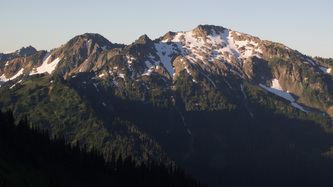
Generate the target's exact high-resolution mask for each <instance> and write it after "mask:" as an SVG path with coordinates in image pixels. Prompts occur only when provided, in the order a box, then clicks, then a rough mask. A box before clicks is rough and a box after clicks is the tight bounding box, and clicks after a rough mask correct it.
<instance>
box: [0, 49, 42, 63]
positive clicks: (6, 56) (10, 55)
mask: <svg viewBox="0 0 333 187" xmlns="http://www.w3.org/2000/svg"><path fill="white" fill-rule="evenodd" d="M36 52H37V50H36V49H35V48H34V47H32V46H28V47H22V48H21V49H19V50H16V51H12V52H4V53H0V61H1V60H11V59H14V58H18V57H27V56H29V55H32V54H34V53H36Z"/></svg>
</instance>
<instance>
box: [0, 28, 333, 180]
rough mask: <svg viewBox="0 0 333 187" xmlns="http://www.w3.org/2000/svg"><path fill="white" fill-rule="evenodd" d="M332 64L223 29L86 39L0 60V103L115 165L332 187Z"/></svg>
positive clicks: (205, 177)
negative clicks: (158, 165) (121, 40)
mask: <svg viewBox="0 0 333 187" xmlns="http://www.w3.org/2000/svg"><path fill="white" fill-rule="evenodd" d="M332 67H333V60H332V59H324V58H320V57H314V58H313V57H309V56H306V55H304V54H301V53H300V52H298V51H296V50H293V49H290V48H288V47H287V46H285V45H283V44H279V43H275V42H271V41H263V40H260V39H259V38H257V37H253V36H250V35H248V34H244V33H240V32H237V31H232V30H230V29H226V28H223V27H220V26H213V25H199V26H198V27H196V28H195V29H193V30H191V31H187V32H168V33H166V34H165V35H164V36H162V37H160V38H158V39H155V40H151V39H150V38H149V37H148V36H147V35H143V36H141V37H140V38H139V39H138V40H136V41H135V42H133V43H132V44H130V45H122V44H114V43H111V42H110V41H108V40H107V39H105V38H104V37H103V36H101V35H99V34H89V33H87V34H83V35H79V36H76V37H74V38H73V39H71V40H70V41H69V42H67V43H66V44H64V45H62V46H61V47H59V48H57V49H55V50H52V51H51V52H47V51H38V52H37V53H35V54H33V55H30V56H27V57H19V58H15V59H12V60H9V61H6V60H4V61H0V75H1V76H0V81H2V82H3V84H1V87H0V93H1V94H0V106H1V108H2V109H3V110H6V109H12V110H13V112H14V114H15V116H18V118H23V117H24V116H28V118H29V120H30V121H31V122H32V123H33V124H36V125H39V126H40V127H41V128H45V129H47V130H48V131H49V132H50V134H51V135H52V136H54V135H57V136H59V135H60V136H64V137H65V138H66V140H67V141H68V142H72V143H75V142H76V141H77V140H79V141H80V142H83V143H85V144H87V146H88V149H92V147H96V148H97V149H98V150H100V151H101V152H102V153H103V154H104V156H105V157H106V158H110V156H111V153H112V152H113V151H115V152H116V153H117V155H119V154H122V155H126V156H132V157H133V158H134V159H135V160H137V161H138V162H140V161H144V162H148V161H151V160H155V161H163V162H165V163H177V164H179V165H180V166H181V167H183V168H185V169H186V170H187V171H188V172H191V174H193V175H194V176H195V177H198V178H200V179H201V180H203V181H205V182H207V183H209V184H211V185H212V186H220V185H225V186H258V185H259V184H260V186H295V185H300V186H314V185H315V184H318V181H321V184H323V185H328V186H329V185H331V184H332V183H333V182H332V181H331V180H330V177H329V176H328V173H330V171H331V169H332V168H333V167H332V163H331V159H332V149H331V147H332V146H333V145H332V143H331V142H332V140H333V137H332V133H333V130H332V125H333V106H332V105H333V84H332V75H333V72H332V71H331V69H332ZM272 181H277V182H274V183H273V182H272Z"/></svg>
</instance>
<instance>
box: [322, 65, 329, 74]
mask: <svg viewBox="0 0 333 187" xmlns="http://www.w3.org/2000/svg"><path fill="white" fill-rule="evenodd" d="M319 69H321V71H323V72H324V73H326V74H330V73H331V68H325V67H319Z"/></svg>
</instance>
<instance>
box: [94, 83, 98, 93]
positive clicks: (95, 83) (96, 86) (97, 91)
mask: <svg viewBox="0 0 333 187" xmlns="http://www.w3.org/2000/svg"><path fill="white" fill-rule="evenodd" d="M93 85H94V86H95V88H96V90H97V92H99V89H98V87H97V84H96V83H93Z"/></svg>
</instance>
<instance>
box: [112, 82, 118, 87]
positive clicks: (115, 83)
mask: <svg viewBox="0 0 333 187" xmlns="http://www.w3.org/2000/svg"><path fill="white" fill-rule="evenodd" d="M112 83H113V84H114V85H116V86H117V87H118V88H119V85H118V83H117V82H116V81H115V80H112Z"/></svg>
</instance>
